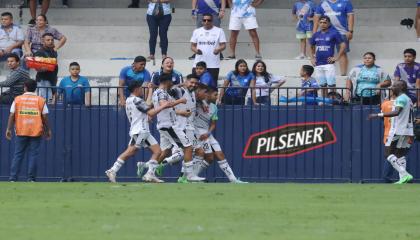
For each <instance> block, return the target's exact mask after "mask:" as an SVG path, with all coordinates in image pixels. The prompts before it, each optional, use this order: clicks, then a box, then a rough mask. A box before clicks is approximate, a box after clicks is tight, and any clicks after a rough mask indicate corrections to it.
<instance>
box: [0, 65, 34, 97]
mask: <svg viewBox="0 0 420 240" xmlns="http://www.w3.org/2000/svg"><path fill="white" fill-rule="evenodd" d="M29 79H31V78H30V77H29V73H28V72H27V71H25V70H24V69H22V68H20V67H18V68H17V69H13V70H12V71H11V72H10V73H9V75H7V78H6V80H5V81H3V82H0V88H2V87H9V88H10V90H9V91H8V93H10V94H12V95H13V96H14V97H16V96H19V95H22V94H23V83H24V82H25V81H26V80H29Z"/></svg>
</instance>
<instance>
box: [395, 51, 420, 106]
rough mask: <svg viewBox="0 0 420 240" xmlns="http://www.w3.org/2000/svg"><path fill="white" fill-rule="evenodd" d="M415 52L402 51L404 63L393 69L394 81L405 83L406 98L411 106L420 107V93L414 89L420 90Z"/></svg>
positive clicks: (419, 69) (419, 68)
mask: <svg viewBox="0 0 420 240" xmlns="http://www.w3.org/2000/svg"><path fill="white" fill-rule="evenodd" d="M416 55H417V52H416V50H414V49H412V48H408V49H405V50H404V63H400V64H398V65H397V67H396V68H395V72H394V79H395V81H398V80H402V81H405V82H406V83H407V86H408V96H409V97H410V99H411V101H413V104H416V103H417V106H420V92H416V90H415V88H420V63H418V62H416Z"/></svg>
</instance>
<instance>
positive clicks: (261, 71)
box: [247, 60, 286, 105]
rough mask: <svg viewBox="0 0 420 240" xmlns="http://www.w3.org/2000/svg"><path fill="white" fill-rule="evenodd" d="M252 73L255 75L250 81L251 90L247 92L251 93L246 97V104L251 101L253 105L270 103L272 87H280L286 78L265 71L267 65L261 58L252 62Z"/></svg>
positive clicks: (249, 103)
mask: <svg viewBox="0 0 420 240" xmlns="http://www.w3.org/2000/svg"><path fill="white" fill-rule="evenodd" d="M252 73H253V74H254V76H255V81H252V82H251V85H250V86H251V87H252V90H251V91H248V93H251V98H249V96H248V98H247V99H248V105H251V103H252V104H254V105H260V104H263V105H271V97H270V94H271V92H272V91H273V88H278V87H280V86H281V85H283V84H284V83H285V82H286V80H285V79H284V78H282V77H278V76H274V75H273V74H271V73H269V72H267V65H266V64H265V62H263V61H261V60H258V61H256V62H255V63H254V66H253V67H252ZM273 84H274V85H273Z"/></svg>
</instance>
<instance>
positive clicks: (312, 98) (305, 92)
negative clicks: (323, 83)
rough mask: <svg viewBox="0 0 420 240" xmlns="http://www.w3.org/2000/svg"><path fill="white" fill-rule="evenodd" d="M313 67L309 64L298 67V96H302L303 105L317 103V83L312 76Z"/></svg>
mask: <svg viewBox="0 0 420 240" xmlns="http://www.w3.org/2000/svg"><path fill="white" fill-rule="evenodd" d="M314 71H315V70H314V67H312V66H311V65H303V66H302V68H301V69H300V77H301V78H302V90H301V91H300V93H299V96H300V97H304V98H305V99H304V104H305V105H318V102H317V101H316V98H317V97H318V88H319V85H318V83H317V81H316V79H315V78H313V77H312V74H313V73H314Z"/></svg>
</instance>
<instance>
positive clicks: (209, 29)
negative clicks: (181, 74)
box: [190, 13, 226, 85]
mask: <svg viewBox="0 0 420 240" xmlns="http://www.w3.org/2000/svg"><path fill="white" fill-rule="evenodd" d="M190 42H191V50H192V51H193V52H194V53H195V61H194V67H195V65H196V64H197V63H198V62H205V63H206V64H207V71H209V73H210V74H211V76H212V77H213V80H214V81H216V85H217V80H218V79H219V70H220V53H221V52H222V51H223V50H225V48H226V37H225V33H224V32H223V29H221V28H219V27H216V26H214V25H213V16H212V15H211V14H208V13H206V14H204V16H203V27H200V28H197V29H195V30H194V33H193V35H192V37H191V40H190Z"/></svg>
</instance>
